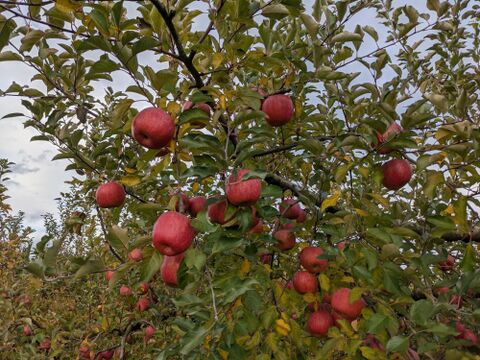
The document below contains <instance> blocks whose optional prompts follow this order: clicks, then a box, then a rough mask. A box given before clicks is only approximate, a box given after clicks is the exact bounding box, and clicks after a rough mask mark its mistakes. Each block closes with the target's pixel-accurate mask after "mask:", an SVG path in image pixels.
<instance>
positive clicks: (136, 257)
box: [128, 248, 143, 261]
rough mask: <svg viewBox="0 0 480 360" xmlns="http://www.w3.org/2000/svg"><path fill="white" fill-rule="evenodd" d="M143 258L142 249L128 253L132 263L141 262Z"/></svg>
mask: <svg viewBox="0 0 480 360" xmlns="http://www.w3.org/2000/svg"><path fill="white" fill-rule="evenodd" d="M142 258H143V254H142V249H139V248H136V249H133V250H132V251H130V252H129V253H128V259H129V260H131V261H141V260H142Z"/></svg>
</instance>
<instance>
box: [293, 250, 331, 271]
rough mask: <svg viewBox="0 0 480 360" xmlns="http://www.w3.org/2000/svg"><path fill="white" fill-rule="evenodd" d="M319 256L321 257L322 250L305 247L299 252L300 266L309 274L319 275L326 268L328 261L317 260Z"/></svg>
mask: <svg viewBox="0 0 480 360" xmlns="http://www.w3.org/2000/svg"><path fill="white" fill-rule="evenodd" d="M321 255H323V249H322V248H319V247H314V246H307V247H306V248H303V249H302V251H301V252H300V255H299V260H300V264H301V265H302V266H303V267H304V268H305V269H306V270H307V271H309V272H311V273H315V274H318V273H321V272H322V271H325V269H326V268H327V267H328V260H326V259H319V256H321Z"/></svg>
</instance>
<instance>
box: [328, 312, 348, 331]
mask: <svg viewBox="0 0 480 360" xmlns="http://www.w3.org/2000/svg"><path fill="white" fill-rule="evenodd" d="M331 314H332V318H333V325H334V326H336V327H338V328H339V327H340V323H339V321H340V320H345V318H344V317H343V316H342V315H340V314H339V313H337V312H336V311H334V310H332V312H331Z"/></svg>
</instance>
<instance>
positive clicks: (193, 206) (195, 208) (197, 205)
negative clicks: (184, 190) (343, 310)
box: [189, 196, 207, 217]
mask: <svg viewBox="0 0 480 360" xmlns="http://www.w3.org/2000/svg"><path fill="white" fill-rule="evenodd" d="M206 202H207V198H206V197H205V196H194V197H192V198H191V199H190V208H189V211H190V215H192V217H196V216H197V214H198V213H199V212H201V211H203V210H205V203H206Z"/></svg>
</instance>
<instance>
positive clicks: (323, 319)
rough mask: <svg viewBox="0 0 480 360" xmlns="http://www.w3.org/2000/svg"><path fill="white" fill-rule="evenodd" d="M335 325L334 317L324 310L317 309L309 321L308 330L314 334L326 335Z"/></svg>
mask: <svg viewBox="0 0 480 360" xmlns="http://www.w3.org/2000/svg"><path fill="white" fill-rule="evenodd" d="M332 326H333V318H332V315H330V313H329V312H327V311H324V310H319V311H315V312H314V313H312V314H311V315H310V317H309V318H308V321H307V330H308V332H309V333H310V334H311V335H313V336H325V335H327V333H328V329H330V328H331V327H332Z"/></svg>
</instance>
